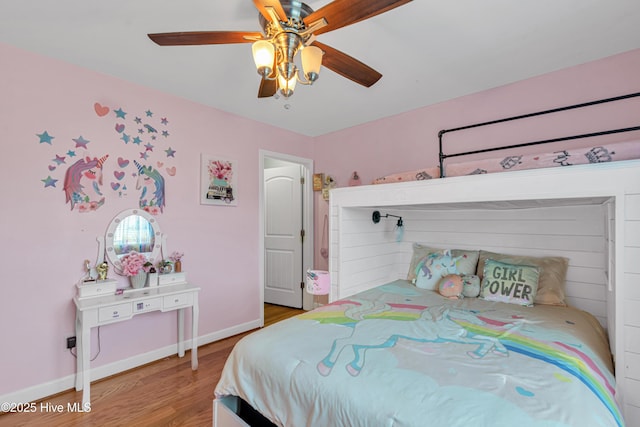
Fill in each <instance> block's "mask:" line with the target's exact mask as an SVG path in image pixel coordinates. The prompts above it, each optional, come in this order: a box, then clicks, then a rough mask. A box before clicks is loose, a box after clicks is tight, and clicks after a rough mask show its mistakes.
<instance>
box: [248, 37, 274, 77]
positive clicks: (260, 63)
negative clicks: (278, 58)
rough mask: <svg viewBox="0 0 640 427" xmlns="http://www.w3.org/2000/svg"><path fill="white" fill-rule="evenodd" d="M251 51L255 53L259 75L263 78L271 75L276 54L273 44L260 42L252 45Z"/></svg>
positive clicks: (254, 57) (254, 59)
mask: <svg viewBox="0 0 640 427" xmlns="http://www.w3.org/2000/svg"><path fill="white" fill-rule="evenodd" d="M251 51H252V53H253V61H254V62H255V64H256V68H257V70H258V74H260V75H261V76H262V77H267V76H268V75H270V74H271V72H272V71H273V70H272V68H271V67H272V66H273V62H274V57H275V54H276V52H275V48H274V46H273V44H271V43H270V42H268V41H266V40H258V41H257V42H255V43H253V45H251Z"/></svg>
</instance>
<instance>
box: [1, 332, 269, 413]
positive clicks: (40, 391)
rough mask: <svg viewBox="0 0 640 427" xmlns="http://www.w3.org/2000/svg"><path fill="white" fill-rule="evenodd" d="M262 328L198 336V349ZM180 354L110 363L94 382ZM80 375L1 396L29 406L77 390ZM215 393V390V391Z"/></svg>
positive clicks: (169, 350)
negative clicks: (76, 384)
mask: <svg viewBox="0 0 640 427" xmlns="http://www.w3.org/2000/svg"><path fill="white" fill-rule="evenodd" d="M259 327H260V319H256V320H253V321H251V322H247V323H243V324H240V325H235V326H232V327H230V328H227V329H223V330H221V331H217V332H213V333H210V334H207V335H201V336H199V337H198V347H200V346H202V345H206V344H210V343H212V342H215V341H220V340H222V339H225V338H229V337H231V336H233V335H237V334H241V333H243V332H247V331H250V330H252V329H256V328H259ZM185 348H191V340H187V341H185ZM176 353H178V344H177V343H176V344H172V345H169V346H166V347H163V348H159V349H156V350H152V351H149V352H147V353H142V354H138V355H135V356H132V357H128V358H126V359H122V360H118V361H116V362H112V363H108V364H106V365H103V366H98V367H97V368H93V369H91V381H96V380H99V379H102V378H106V377H108V376H111V375H115V374H118V373H121V372H124V371H127V370H129V369H133V368H137V367H138V366H142V365H145V364H147V363H150V362H154V361H156V360H160V359H163V358H165V357H168V356H172V355H174V354H176ZM75 380H76V375H75V373H74V374H72V375H67V376H65V377H62V378H58V379H55V380H53V381H49V382H46V383H42V384H38V385H35V386H31V387H27V388H24V389H22V390H18V391H15V392H11V393H7V394H4V395H1V396H0V402H10V403H26V402H34V401H38V400H42V399H44V398H46V397H47V396H52V395H54V394H57V393H60V392H63V391H66V390H69V389H72V388H74V387H75ZM211 392H212V393H213V390H212V391H211Z"/></svg>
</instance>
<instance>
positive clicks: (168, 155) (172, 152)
mask: <svg viewBox="0 0 640 427" xmlns="http://www.w3.org/2000/svg"><path fill="white" fill-rule="evenodd" d="M164 152H165V153H167V157H175V156H174V154H176V150H172V149H171V147H169V148H167V149H166V150H164Z"/></svg>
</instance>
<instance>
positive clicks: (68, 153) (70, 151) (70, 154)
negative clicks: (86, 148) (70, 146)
mask: <svg viewBox="0 0 640 427" xmlns="http://www.w3.org/2000/svg"><path fill="white" fill-rule="evenodd" d="M67 156H69V157H75V156H76V152H75V151H73V150H69V151H67Z"/></svg>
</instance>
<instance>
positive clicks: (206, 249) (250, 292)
mask: <svg viewBox="0 0 640 427" xmlns="http://www.w3.org/2000/svg"><path fill="white" fill-rule="evenodd" d="M0 56H1V57H2V58H3V61H2V62H3V69H2V79H0V93H1V94H2V96H1V97H0V117H1V119H0V128H1V131H2V132H1V133H2V139H1V143H0V144H1V146H2V159H3V165H2V167H0V182H1V183H2V184H1V185H2V186H1V193H0V194H1V196H2V211H1V212H2V213H1V221H0V241H2V258H3V259H4V261H5V262H4V265H5V267H4V268H3V284H2V298H0V324H2V325H4V328H3V332H2V340H3V344H2V348H3V351H2V356H1V357H2V359H1V360H2V363H0V395H2V394H5V393H9V392H15V391H17V390H21V389H23V388H26V387H29V386H33V385H38V384H42V383H45V382H48V381H52V380H55V379H58V378H62V377H64V376H67V375H71V374H73V373H74V372H75V366H74V363H75V359H74V358H73V357H72V356H71V355H70V354H69V352H68V351H67V350H66V349H65V337H67V336H71V335H75V333H74V318H75V317H74V315H75V311H74V305H73V302H72V300H71V298H72V297H73V295H74V291H75V288H74V284H75V282H76V281H77V280H78V279H79V278H80V277H81V276H82V275H83V268H82V263H83V260H84V259H91V260H95V258H96V254H97V244H96V240H95V239H96V236H98V235H104V232H105V230H106V227H107V225H108V223H109V222H110V221H111V219H112V218H113V216H114V215H116V214H117V213H118V212H120V211H121V210H124V209H128V208H134V207H137V203H138V195H137V192H136V191H135V189H134V188H133V187H134V184H135V182H133V184H132V181H130V185H129V191H128V196H127V197H123V198H120V197H118V196H117V192H115V191H113V190H111V188H110V184H111V183H112V182H116V183H117V182H118V181H117V180H116V179H115V176H114V172H116V171H120V168H119V167H118V165H117V158H118V157H123V158H126V159H134V158H139V152H140V151H142V149H140V147H139V146H137V147H133V143H129V144H124V142H123V141H122V140H121V139H120V137H121V135H120V134H118V133H117V132H116V131H115V128H114V126H115V122H116V121H115V114H114V113H113V111H111V112H110V113H109V115H107V116H105V117H98V115H97V114H96V112H95V111H94V103H95V102H99V103H101V104H103V105H105V106H110V107H111V109H112V110H114V109H117V108H122V109H123V110H124V111H126V112H128V114H129V116H128V117H127V119H129V118H131V116H133V115H141V114H142V112H145V111H146V110H147V109H150V110H152V111H153V112H154V114H157V115H161V116H162V117H166V118H168V120H169V124H168V125H167V129H169V130H170V136H169V137H168V138H167V139H168V141H169V145H170V146H171V148H173V149H175V150H176V153H175V158H167V157H166V155H164V154H165V153H164V152H162V151H161V150H163V149H165V148H166V145H167V144H166V143H165V142H162V141H160V142H158V144H157V145H158V146H160V151H159V152H154V155H155V156H156V157H153V158H152V159H153V163H155V162H156V161H161V160H162V161H163V162H164V163H166V165H167V166H168V165H169V164H172V165H173V166H175V168H176V174H175V176H168V175H167V176H165V179H166V198H167V204H166V208H165V211H164V213H163V214H162V215H159V216H158V222H159V224H160V227H161V228H162V231H163V232H164V233H166V234H167V235H168V246H169V250H170V251H173V250H179V251H183V252H185V257H184V261H183V265H184V267H183V269H184V270H185V271H186V272H187V274H188V277H189V279H192V280H193V282H194V283H197V284H198V285H200V286H201V287H202V291H201V294H200V307H201V310H200V333H201V334H202V335H206V334H211V333H213V332H215V331H220V330H223V329H225V328H229V327H232V326H235V325H238V324H241V323H245V322H249V321H252V320H255V319H258V317H259V288H258V280H257V278H258V173H259V171H258V168H259V149H266V150H269V151H273V152H280V153H287V154H291V155H294V156H299V157H305V158H311V157H312V154H313V153H312V143H311V142H312V141H311V139H310V138H307V137H304V136H301V135H299V134H295V133H291V132H287V131H283V130H280V129H276V128H273V127H270V126H267V125H264V124H260V123H257V122H253V121H250V120H246V119H243V118H240V117H238V116H234V115H231V114H227V113H224V112H221V111H218V110H215V109H212V108H207V107H204V106H202V105H198V104H195V103H192V102H189V101H186V100H183V99H179V98H176V97H174V96H170V95H166V94H163V93H159V92H157V91H154V90H150V89H147V88H144V87H140V86H136V85H134V84H130V83H128V82H124V81H121V80H118V79H115V78H112V77H109V76H105V75H101V74H97V73H94V72H90V71H87V70H84V69H82V68H79V67H76V66H72V65H69V64H65V63H61V62H58V61H55V60H50V59H47V58H44V57H41V56H36V55H33V54H31V53H27V52H25V51H21V50H18V49H16V48H13V47H10V46H7V45H2V44H0ZM127 123H130V121H129V120H128V121H127ZM129 128H131V133H132V134H133V135H135V134H136V130H135V129H133V126H130V125H129V124H127V130H125V133H126V132H128V131H129ZM45 130H46V131H47V132H48V133H49V134H50V135H53V136H54V137H55V138H54V139H53V140H52V144H51V145H49V144H47V143H40V142H39V137H38V136H37V135H36V134H41V133H42V132H43V131H45ZM158 130H161V129H158ZM80 135H82V136H83V138H85V139H87V140H90V141H91V142H90V143H89V144H87V148H88V151H87V152H85V151H84V150H82V149H80V148H78V149H75V151H77V154H78V156H80V155H84V153H86V154H88V155H91V156H97V157H101V156H103V155H104V154H106V153H108V154H109V159H108V161H107V162H106V163H105V166H104V187H102V192H103V193H104V194H105V196H106V202H105V204H104V205H103V206H102V207H100V208H99V209H98V210H96V211H95V212H90V213H79V212H78V211H77V210H73V211H71V210H70V205H69V204H66V203H65V198H64V192H63V190H62V188H63V181H64V170H66V167H68V166H69V165H70V164H71V163H72V162H73V161H75V160H77V158H79V157H76V158H74V160H73V161H72V160H71V158H70V157H69V156H68V155H67V154H65V153H66V151H67V150H69V149H72V148H73V147H74V143H73V142H72V139H73V138H78V137H79V136H80ZM157 138H158V139H159V140H160V139H161V138H162V136H158V137H157ZM201 153H205V154H212V155H218V156H222V157H227V158H230V159H235V160H237V161H238V167H239V181H238V188H237V190H236V195H237V197H238V206H237V207H218V206H203V205H200V204H199V193H198V186H199V170H200V154H201ZM56 155H61V156H66V162H67V163H66V165H64V164H63V165H61V166H60V167H59V168H56V169H55V170H53V171H50V170H49V169H48V166H49V165H55V164H54V163H53V162H52V160H51V159H52V158H55V156H56ZM163 155H164V157H163ZM133 167H134V166H133V165H132V164H131V165H129V166H128V167H127V168H126V169H124V170H126V171H127V176H126V177H125V179H124V180H123V182H125V181H127V180H128V179H129V178H130V174H132V173H133V172H134V169H133ZM47 176H51V177H52V178H54V179H58V182H57V183H56V186H55V188H54V187H47V188H45V186H44V183H43V182H42V181H41V179H44V178H46V177H47ZM112 276H114V277H117V276H115V275H114V274H113V275H112ZM175 319H176V317H175V313H166V314H163V313H151V314H148V315H145V316H139V317H138V318H136V320H135V321H132V322H124V323H121V324H115V325H112V326H109V327H105V328H102V330H101V339H102V352H101V354H100V356H99V357H98V359H97V360H96V361H95V362H94V363H93V365H92V366H99V365H102V364H106V363H109V362H113V361H116V360H120V359H124V358H127V357H132V356H134V355H137V354H141V353H145V352H149V351H152V350H155V349H158V348H162V347H164V346H167V345H170V344H172V343H174V342H175ZM95 338H96V336H95V335H94V343H95ZM95 351H96V348H95V346H94V350H93V354H95Z"/></svg>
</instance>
